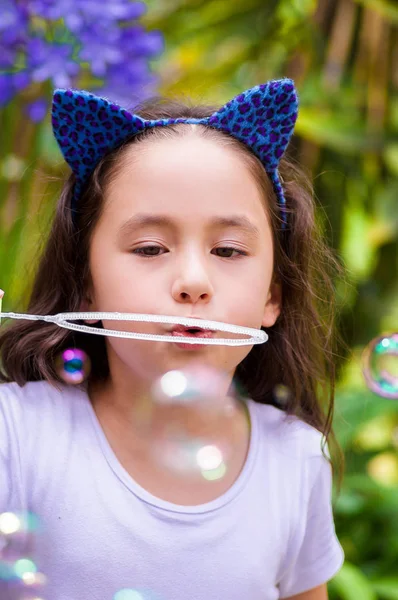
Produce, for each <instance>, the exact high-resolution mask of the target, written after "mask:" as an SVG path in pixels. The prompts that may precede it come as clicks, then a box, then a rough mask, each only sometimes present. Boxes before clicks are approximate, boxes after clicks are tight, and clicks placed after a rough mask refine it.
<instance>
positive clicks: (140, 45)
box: [119, 25, 164, 56]
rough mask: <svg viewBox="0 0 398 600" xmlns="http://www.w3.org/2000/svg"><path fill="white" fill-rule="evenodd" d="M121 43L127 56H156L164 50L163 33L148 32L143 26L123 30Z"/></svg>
mask: <svg viewBox="0 0 398 600" xmlns="http://www.w3.org/2000/svg"><path fill="white" fill-rule="evenodd" d="M119 43H120V46H121V48H123V51H124V55H125V56H126V55H131V56H156V55H157V54H160V53H161V52H163V50H164V40H163V36H162V34H161V32H160V31H146V30H145V29H144V28H143V27H142V26H141V25H134V26H133V27H129V28H126V29H122V30H121V32H120V41H119Z"/></svg>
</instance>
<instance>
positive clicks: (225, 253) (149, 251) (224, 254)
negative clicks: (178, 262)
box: [132, 246, 247, 258]
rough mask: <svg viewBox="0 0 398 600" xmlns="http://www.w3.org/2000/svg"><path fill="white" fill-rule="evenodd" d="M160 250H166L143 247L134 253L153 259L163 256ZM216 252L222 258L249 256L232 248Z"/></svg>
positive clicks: (218, 249)
mask: <svg viewBox="0 0 398 600" xmlns="http://www.w3.org/2000/svg"><path fill="white" fill-rule="evenodd" d="M159 250H164V248H162V247H161V246H141V248H135V249H134V250H132V253H133V254H137V255H138V256H142V257H144V258H152V257H155V256H161V254H159V252H158V251H159ZM214 250H215V251H216V252H219V251H221V254H219V255H218V256H219V257H220V258H238V257H240V256H247V252H243V250H238V248H233V247H232V246H223V247H222V248H215V249H214ZM233 252H237V253H238V256H232V253H233Z"/></svg>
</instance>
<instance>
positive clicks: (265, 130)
mask: <svg viewBox="0 0 398 600" xmlns="http://www.w3.org/2000/svg"><path fill="white" fill-rule="evenodd" d="M297 114H298V98H297V93H296V90H295V87H294V83H293V81H292V80H291V79H279V80H273V81H269V82H268V83H264V84H261V85H257V86H256V87H254V88H251V89H249V90H247V91H246V92H243V93H242V94H239V96H236V97H235V98H233V99H232V100H230V102H228V103H227V104H225V105H224V106H223V107H222V108H221V109H220V110H218V111H217V112H215V113H214V114H213V115H212V116H211V117H209V119H208V120H207V122H208V124H209V125H210V126H211V127H215V128H216V129H221V130H222V131H226V132H227V133H230V134H231V135H233V136H234V137H235V138H237V139H238V140H240V141H241V142H243V143H244V144H246V146H248V147H249V148H250V149H251V150H252V152H253V153H254V154H255V155H256V156H257V157H258V158H259V159H260V160H261V162H262V164H263V165H264V168H265V170H266V171H267V173H268V175H269V177H270V180H271V182H272V185H273V188H274V191H275V194H276V197H277V200H278V204H279V207H280V211H281V217H282V228H283V229H284V228H285V226H286V223H287V215H286V198H285V194H284V190H283V186H282V182H281V180H280V177H279V173H278V165H279V161H280V159H281V158H282V156H283V154H284V152H285V150H286V148H287V146H288V144H289V141H290V138H291V137H292V134H293V130H294V125H295V123H296V120H297Z"/></svg>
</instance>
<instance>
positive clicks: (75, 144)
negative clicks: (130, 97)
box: [52, 89, 144, 198]
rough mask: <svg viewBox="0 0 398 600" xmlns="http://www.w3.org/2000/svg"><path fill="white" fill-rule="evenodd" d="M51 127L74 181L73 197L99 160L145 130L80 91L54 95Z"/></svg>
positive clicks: (134, 120)
mask: <svg viewBox="0 0 398 600" xmlns="http://www.w3.org/2000/svg"><path fill="white" fill-rule="evenodd" d="M52 127H53V132H54V135H55V138H56V140H57V142H58V145H59V147H60V149H61V152H62V154H63V156H64V158H65V160H66V162H67V163H68V164H69V166H70V167H71V169H72V171H73V173H74V174H75V177H76V184H75V192H74V197H75V198H77V197H78V196H79V195H80V192H81V191H82V187H83V185H84V183H85V182H86V181H87V179H88V177H89V176H90V174H91V173H92V171H93V170H94V168H95V166H96V165H97V164H98V162H99V161H100V160H101V158H102V157H103V156H104V155H105V154H107V153H108V152H109V151H110V150H113V149H114V148H116V147H117V146H119V145H120V144H121V143H122V142H123V141H124V140H125V139H126V138H127V137H129V136H130V135H135V134H136V133H138V132H139V131H141V130H142V129H144V121H143V119H141V118H140V117H138V116H137V115H133V114H131V113H129V112H128V111H127V110H125V109H123V108H121V107H120V106H118V105H117V104H114V103H112V102H109V101H108V100H106V99H105V98H100V97H98V96H95V95H94V94H90V93H89V92H85V91H81V90H78V91H77V90H76V91H74V90H61V89H58V90H56V91H55V92H54V95H53V103H52Z"/></svg>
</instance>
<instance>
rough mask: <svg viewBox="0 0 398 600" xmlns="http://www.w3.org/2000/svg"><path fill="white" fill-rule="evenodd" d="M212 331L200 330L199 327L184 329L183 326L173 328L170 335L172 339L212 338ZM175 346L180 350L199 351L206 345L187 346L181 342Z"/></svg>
mask: <svg viewBox="0 0 398 600" xmlns="http://www.w3.org/2000/svg"><path fill="white" fill-rule="evenodd" d="M214 333H215V332H214V331H210V330H209V329H200V328H199V327H184V326H183V325H176V326H175V327H173V330H172V332H171V335H172V336H174V337H179V338H184V337H197V338H212V337H213V336H214ZM176 346H177V347H178V348H181V349H182V350H196V351H198V350H200V349H201V348H202V347H204V348H206V347H207V344H187V343H185V344H184V343H183V342H180V343H178V342H176Z"/></svg>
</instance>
